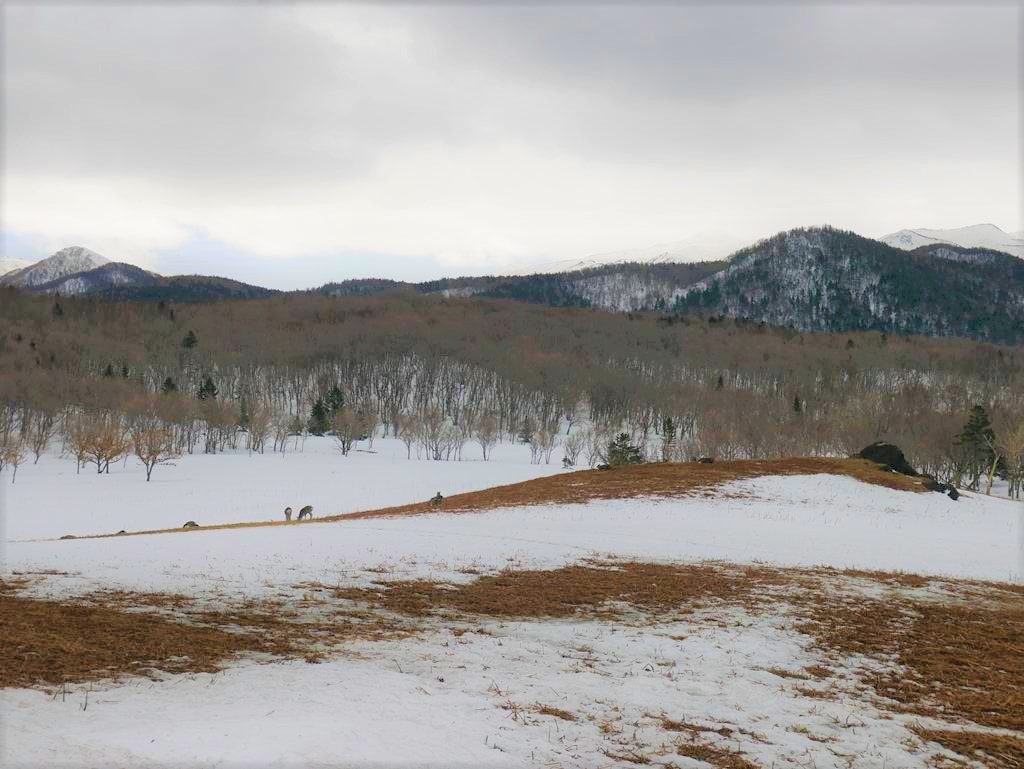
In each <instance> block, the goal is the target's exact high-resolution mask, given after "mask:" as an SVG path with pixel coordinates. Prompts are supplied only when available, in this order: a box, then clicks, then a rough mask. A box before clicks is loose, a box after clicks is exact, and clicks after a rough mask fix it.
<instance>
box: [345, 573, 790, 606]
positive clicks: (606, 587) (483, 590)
mask: <svg viewBox="0 0 1024 769" xmlns="http://www.w3.org/2000/svg"><path fill="white" fill-rule="evenodd" d="M779 581H780V574H779V572H778V571H777V570H774V569H766V568H760V567H753V566H751V567H730V568H725V567H722V566H714V565H709V564H688V565H666V564H655V563H639V562H622V563H615V564H614V565H590V566H565V567H562V568H560V569H554V570H548V571H510V572H505V573H502V574H498V575H491V576H484V577H480V578H479V579H477V580H475V581H473V582H470V583H467V584H459V585H450V584H445V583H438V582H432V581H428V580H415V581H406V582H388V583H382V584H381V587H380V589H371V588H338V589H336V590H335V591H334V594H335V596H336V597H338V598H344V599H348V600H353V601H359V602H364V603H368V604H370V605H371V606H376V607H379V608H383V609H386V610H388V611H392V612H395V613H398V614H403V615H406V616H413V617H423V616H427V615H429V614H431V613H433V612H435V611H437V610H448V611H451V612H456V613H459V614H468V615H477V616H486V617H498V618H507V617H517V618H547V617H555V618H559V617H570V616H576V615H580V614H589V615H591V616H595V615H600V616H614V615H618V614H621V613H622V611H623V610H624V608H626V607H628V608H632V609H639V610H641V611H644V612H648V613H651V614H665V613H669V612H680V611H690V610H692V609H694V608H697V607H699V606H703V605H708V604H744V605H749V604H752V603H755V602H756V601H757V600H759V597H760V596H762V594H763V592H764V591H765V590H766V589H767V588H768V587H769V586H771V585H774V584H778V583H779Z"/></svg>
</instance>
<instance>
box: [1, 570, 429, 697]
mask: <svg viewBox="0 0 1024 769" xmlns="http://www.w3.org/2000/svg"><path fill="white" fill-rule="evenodd" d="M24 586H25V583H24V582H22V583H12V582H10V581H7V582H0V688H2V687H32V686H56V685H60V684H64V683H82V682H85V681H94V680H100V679H106V678H119V677H121V676H125V675H146V676H153V675H155V674H156V671H164V672H167V673H186V672H190V673H198V672H213V671H215V670H218V669H220V668H221V667H222V666H223V665H224V663H226V662H227V661H229V660H230V659H231V658H233V657H235V656H237V655H239V654H242V653H247V652H248V653H263V654H269V655H274V656H281V657H300V658H304V659H306V660H307V661H309V662H315V661H319V659H321V658H322V657H323V655H324V654H325V652H326V650H328V649H329V648H331V647H334V646H336V645H338V644H341V643H344V642H347V641H353V640H367V639H368V640H377V639H386V638H396V637H401V636H405V635H409V634H410V633H411V632H412V631H413V628H412V627H411V626H408V625H402V624H399V623H396V622H395V621H394V620H393V619H389V618H386V617H383V616H380V615H371V614H368V613H365V612H353V611H341V610H333V611H331V612H330V613H329V614H326V615H322V614H319V613H309V614H307V615H304V614H302V613H300V612H298V611H296V610H294V609H289V608H288V607H286V606H284V605H283V604H280V603H276V602H271V601H245V602H242V603H240V604H238V605H236V606H233V607H230V608H227V609H210V608H204V607H203V606H201V605H199V604H198V603H197V602H196V601H195V599H191V598H188V597H186V596H180V595H175V594H163V593H130V592H124V591H111V592H109V593H93V594H91V595H89V596H86V597H84V598H83V599H80V600H79V601H76V602H74V603H71V602H61V601H50V600H42V599H36V598H26V597H23V596H19V595H17V591H18V590H19V589H21V588H23V587H24Z"/></svg>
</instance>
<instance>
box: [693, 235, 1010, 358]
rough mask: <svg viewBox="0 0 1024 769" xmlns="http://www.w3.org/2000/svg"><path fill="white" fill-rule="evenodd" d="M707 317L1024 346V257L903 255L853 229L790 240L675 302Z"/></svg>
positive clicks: (771, 244) (958, 252)
mask: <svg viewBox="0 0 1024 769" xmlns="http://www.w3.org/2000/svg"><path fill="white" fill-rule="evenodd" d="M673 307H674V309H675V310H677V311H679V312H689V311H692V310H702V311H704V312H715V313H723V314H726V315H731V316H734V317H749V318H756V319H758V320H764V321H766V322H768V323H774V324H780V325H793V326H795V327H797V328H800V329H805V330H819V331H838V330H843V331H849V330H875V331H884V332H887V333H890V334H893V333H896V334H927V335H929V336H959V337H967V338H971V339H985V340H988V341H994V342H1003V343H1009V344H1020V343H1021V342H1024V260H1021V259H1018V258H1017V257H1014V256H1010V255H1009V254H1004V253H1000V252H998V251H988V250H985V249H971V248H963V247H960V246H952V245H945V244H935V245H931V246H923V247H921V248H918V249H915V250H913V251H901V250H899V249H896V248H893V247H891V246H888V245H886V244H885V243H882V242H880V241H877V240H872V239H870V238H864V237H861V236H859V235H857V234H855V233H852V232H846V231H843V230H836V229H832V228H829V227H818V228H810V229H802V230H791V231H789V232H785V233H780V234H779V235H776V236H775V237H772V238H769V239H767V240H765V241H762V242H761V243H758V244H756V245H754V246H751V247H749V248H746V249H743V250H742V251H739V252H737V253H736V254H734V255H733V256H732V257H731V258H730V260H729V266H728V267H727V268H726V269H724V270H722V271H721V272H717V273H715V274H714V275H712V276H710V277H708V278H706V279H704V280H702V281H699V282H697V283H695V284H694V285H692V286H690V287H689V288H687V289H686V290H684V291H681V292H679V293H678V294H677V296H676V297H675V300H674V303H673Z"/></svg>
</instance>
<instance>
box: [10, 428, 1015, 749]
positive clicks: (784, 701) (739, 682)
mask: <svg viewBox="0 0 1024 769" xmlns="http://www.w3.org/2000/svg"><path fill="white" fill-rule="evenodd" d="M377 449H378V450H379V451H380V453H379V454H377V455H352V456H350V457H348V458H347V459H343V458H342V457H340V456H339V455H337V454H336V452H334V451H333V448H331V447H329V445H328V444H327V443H326V442H324V443H323V444H322V445H320V446H317V445H316V444H314V443H307V444H306V452H305V453H303V454H290V455H288V456H286V457H285V458H283V459H282V458H281V457H279V456H271V455H266V456H264V457H249V456H246V455H241V456H224V457H195V458H187V459H185V460H183V461H182V462H181V464H180V465H179V466H178V467H174V468H157V471H156V473H155V474H154V480H153V482H152V483H151V484H148V485H147V484H146V483H145V481H144V476H141V474H140V472H139V471H138V470H137V469H133V468H132V466H131V464H129V466H128V468H127V469H124V470H123V469H122V468H120V467H119V468H117V469H116V470H115V469H112V470H111V475H110V476H109V477H106V476H104V477H101V478H100V477H96V476H95V474H91V475H87V474H86V471H84V470H83V473H82V475H81V476H76V475H75V473H74V465H73V463H68V462H66V461H64V462H63V464H62V463H61V461H58V460H55V459H48V460H44V461H42V462H40V464H39V466H37V467H29V466H25V467H23V468H22V469H21V470H20V471H19V476H18V481H17V483H16V484H15V485H14V486H13V487H10V486H8V487H7V488H6V489H5V494H6V502H7V508H6V510H5V511H4V515H5V518H6V519H7V520H6V536H5V538H6V539H7V540H8V541H7V542H6V543H5V553H4V555H5V562H4V566H3V572H4V573H10V572H12V571H18V572H46V571H58V572H63V574H59V575H50V576H44V577H41V578H40V582H39V583H38V584H37V585H36V586H34V588H33V592H35V593H37V594H46V595H54V596H71V595H74V594H80V593H84V592H88V591H92V590H96V589H106V588H126V589H134V590H142V591H150V590H159V591H174V592H180V593H185V594H187V595H190V596H200V597H208V598H211V599H213V600H224V601H229V600H234V599H237V598H240V597H250V596H269V595H274V596H275V597H281V596H288V595H289V594H292V595H294V594H296V592H297V588H293V586H294V585H296V584H297V583H300V582H304V581H309V580H316V581H319V582H323V583H325V584H329V585H366V584H369V583H370V582H371V581H373V580H378V579H381V578H384V579H389V580H390V579H402V578H409V577H416V576H430V577H432V578H434V579H438V580H448V581H453V582H458V581H461V582H465V581H467V580H469V579H472V578H473V577H472V576H470V575H467V574H466V573H465V572H466V571H467V570H469V569H472V570H479V571H484V572H487V571H495V570H499V569H503V568H508V567H512V568H525V567H530V568H555V567H558V566H562V565H564V564H566V563H573V562H577V561H579V560H581V559H584V558H589V557H593V556H598V557H608V556H620V557H628V558H637V559H646V560H661V561H689V560H697V559H720V560H727V561H734V562H770V563H776V564H781V565H804V566H807V565H833V566H839V567H860V568H869V569H886V570H905V571H910V572H917V573H924V574H935V575H947V576H958V577H970V578H981V579H991V580H1001V581H1018V582H1019V581H1022V580H1024V556H1022V554H1024V506H1022V505H1019V504H1015V503H1012V502H1009V501H1007V500H1002V499H994V498H986V497H984V496H979V495H970V494H968V495H965V496H964V497H962V498H961V499H960V500H959V501H958V502H953V501H951V500H949V499H947V498H946V497H944V496H942V495H939V494H913V493H909V492H899V491H893V490H889V489H885V488H881V487H877V486H871V485H867V484H863V483H860V482H858V481H855V480H852V479H850V478H846V477H838V476H825V475H819V476H804V477H787V478H778V477H765V478H758V479H751V480H746V481H739V482H735V483H732V484H729V485H728V486H727V487H725V488H724V489H723V492H728V493H725V494H722V495H720V496H718V497H716V498H711V499H707V498H689V499H673V500H649V499H632V500H608V501H600V502H592V503H589V504H586V505H568V506H565V505H563V506H549V507H536V508H519V509H505V510H493V511H489V512H485V513H468V514H443V513H440V514H431V515H422V516H414V517H404V518H390V519H363V520H351V521H340V522H336V523H329V524H327V523H325V524H315V525H309V526H301V527H298V526H294V527H274V528H250V529H232V530H218V531H198V532H190V533H183V534H168V535H152V536H137V537H124V538H111V539H98V540H76V541H47V542H41V541H12V540H28V539H35V538H40V537H51V536H56V535H60V534H63V533H66V532H69V531H70V532H73V533H76V534H83V533H88V532H110V531H116V530H118V529H121V528H126V529H140V528H149V527H158V526H165V525H170V526H177V525H180V523H181V522H182V521H183V520H185V519H188V518H193V519H195V520H198V521H201V522H210V523H212V522H225V521H230V520H253V519H258V518H263V517H265V518H268V519H274V518H277V517H278V515H279V512H278V510H279V508H283V507H284V505H286V504H291V505H292V507H296V506H297V505H299V504H306V503H311V504H314V505H316V506H317V508H318V511H320V512H323V513H327V512H331V513H335V512H345V511H347V510H356V509H365V508H373V507H380V506H383V505H388V504H396V503H401V502H409V501H414V500H421V499H424V498H425V497H428V496H430V495H431V494H432V493H433V492H434V491H436V490H438V488H440V489H441V490H442V493H453V492H455V491H461V490H469V489H476V488H483V487H486V486H489V485H494V484H496V483H508V482H513V481H518V480H523V479H526V478H529V477H533V476H536V475H538V474H544V473H550V472H555V471H556V469H555V468H556V467H557V465H555V464H552V465H549V466H548V465H540V466H536V465H530V464H529V461H528V453H526V452H525V450H523V449H522V448H521V447H515V446H506V447H504V453H503V450H502V447H499V449H498V451H496V455H495V460H494V461H492V462H488V463H483V462H462V463H434V462H417V461H415V460H413V461H411V462H409V461H406V459H405V458H404V457H405V448H404V446H402V445H401V444H397V443H394V442H392V443H391V444H390V445H389V444H388V443H387V442H383V443H382V442H380V441H378V443H377ZM282 468H283V469H282ZM161 484H162V485H161ZM257 513H258V514H257ZM467 628H468V629H469V630H470V632H466V633H464V634H460V635H456V634H454V633H453V632H452V629H453V628H452V627H451V626H450V624H449V625H445V624H441V623H438V624H437V625H436V626H435V627H433V628H430V629H428V630H427V631H426V632H424V633H422V634H420V635H418V636H416V637H414V638H410V639H405V640H393V641H376V642H369V641H363V642H358V643H354V644H352V645H350V646H349V647H347V648H346V649H345V650H344V651H343V652H342V653H340V654H339V655H337V656H335V657H333V658H331V659H328V660H326V661H324V662H323V663H322V664H318V665H310V664H307V663H305V662H303V661H300V660H299V661H294V660H288V661H278V662H274V663H271V664H258V663H257V662H256V661H251V660H250V661H241V662H238V663H236V664H234V665H232V666H230V667H229V668H227V669H226V670H224V671H222V672H220V673H217V674H212V675H210V674H200V675H179V676H169V677H168V678H167V680H164V681H160V682H154V681H150V680H141V679H136V680H130V681H128V682H125V683H122V684H117V685H114V684H92V685H91V686H83V687H74V688H73V689H72V690H71V693H70V694H69V695H68V696H67V697H56V698H54V697H52V696H51V695H50V694H47V693H43V692H39V691H27V690H6V691H4V692H3V693H2V702H0V713H2V717H3V720H2V723H3V732H2V735H3V743H2V744H0V759H2V760H0V763H2V764H3V765H4V766H54V765H58V764H60V763H65V764H72V765H76V766H81V765H86V766H97V767H99V766H103V767H107V766H126V767H127V766H130V767H144V766H145V767H148V766H154V765H174V766H181V765H187V766H221V767H235V766H288V765H293V766H367V765H378V766H395V767H404V766H516V767H518V766H579V767H591V766H630V765H632V763H631V761H630V758H629V757H630V756H633V757H634V758H635V757H636V756H638V755H642V756H644V757H645V758H646V760H648V761H650V762H651V763H652V764H653V765H662V766H669V765H675V766H680V767H683V766H685V767H692V768H693V769H697V768H698V767H701V766H703V765H702V764H700V763H699V762H696V761H694V760H693V759H690V758H686V757H683V756H679V755H676V753H675V749H674V747H673V745H674V741H676V740H678V739H680V735H679V734H678V733H673V732H670V731H666V730H665V729H664V728H663V726H662V721H661V720H662V718H663V717H667V718H671V719H675V720H681V721H688V722H694V723H700V724H710V725H719V726H720V725H722V724H728V725H729V727H730V728H731V729H732V730H733V736H732V737H730V738H729V740H728V741H726V742H727V744H726V742H723V743H722V744H723V745H724V746H726V747H730V748H731V749H739V750H742V751H743V753H744V754H745V756H746V757H747V758H748V759H749V760H752V761H754V762H755V763H756V764H759V765H761V766H772V765H777V766H779V767H783V766H792V767H811V766H814V767H817V769H823V768H824V767H833V766H834V767H844V768H846V769H849V767H878V769H899V767H915V768H916V767H921V768H922V769H923V768H924V767H925V766H926V765H927V752H926V751H923V750H921V749H920V746H919V744H918V743H916V742H915V739H914V738H913V737H912V735H911V734H910V732H909V731H908V729H907V727H908V724H909V717H908V718H902V717H897V718H894V717H893V716H892V714H891V713H883V712H879V711H878V710H876V709H875V708H874V706H872V705H871V704H869V703H868V702H867V701H865V700H864V699H863V698H857V697H853V696H850V697H840V698H837V699H820V698H816V697H813V696H809V695H807V694H806V691H801V689H800V686H799V685H800V684H802V683H805V682H801V681H799V680H793V679H789V678H785V677H780V676H778V675H777V674H775V673H772V672H769V670H768V669H769V668H774V669H780V668H781V669H786V670H799V669H801V668H804V667H806V666H808V665H814V664H819V663H821V662H822V661H823V659H822V657H821V655H820V653H819V651H817V650H816V649H815V648H814V647H813V645H812V644H811V643H810V640H809V639H808V638H807V637H805V636H802V635H801V634H799V633H797V632H794V631H793V629H792V627H791V626H789V625H788V624H787V623H786V621H785V618H784V617H783V616H782V615H781V614H779V613H773V612H767V613H761V614H757V615H753V614H748V613H747V612H746V610H744V609H741V608H739V607H735V606H733V607H723V608H720V609H715V610H710V609H709V610H705V611H704V612H702V613H699V614H697V615H695V616H693V617H690V618H687V619H686V620H678V621H676V620H672V621H666V622H664V623H660V624H645V623H628V622H615V621H610V620H586V621H576V622H569V621H539V620H538V621H515V622H500V621H494V620H481V621H479V622H477V623H476V624H475V625H473V626H467ZM474 630H478V631H482V632H473V631H474ZM833 683H835V684H836V685H837V686H839V687H840V689H842V687H843V686H845V685H847V683H849V682H845V679H844V677H843V675H842V674H840V675H839V678H838V680H837V681H836V682H833ZM849 685H850V686H851V687H852V683H851V684H849ZM86 698H88V699H86ZM537 705H549V706H554V707H557V708H560V709H563V710H566V711H568V712H569V713H571V714H573V715H574V716H575V717H576V719H577V720H574V721H565V720H561V719H559V718H556V717H553V716H547V715H542V714H540V713H538V712H537V708H536V706H537ZM57 735H59V736H57ZM683 737H686V735H683ZM712 737H714V735H712ZM915 744H916V745H918V747H917V748H912V747H908V746H913V745H915ZM624 756H625V757H624Z"/></svg>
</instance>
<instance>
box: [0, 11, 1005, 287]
mask: <svg viewBox="0 0 1024 769" xmlns="http://www.w3.org/2000/svg"><path fill="white" fill-rule="evenodd" d="M3 12H4V15H5V38H6V39H5V41H4V42H5V45H4V57H5V58H4V80H5V82H4V100H5V103H4V106H5V113H6V114H5V117H6V126H5V128H6V131H5V136H4V161H5V163H4V174H5V178H4V185H5V196H4V212H3V213H4V220H5V226H6V228H7V229H8V230H9V231H11V232H15V233H17V234H18V238H17V239H16V240H17V242H40V243H43V244H45V246H40V247H41V248H43V247H50V246H51V245H53V246H55V245H59V244H62V243H64V242H68V241H71V240H74V241H83V240H84V241H87V242H88V243H89V244H90V245H92V246H93V247H97V248H101V249H102V248H107V249H108V250H112V251H114V253H113V256H114V257H115V258H134V259H135V260H136V261H143V262H144V261H145V260H146V258H147V257H146V255H147V254H148V255H149V257H148V258H150V259H154V258H156V255H158V254H160V253H166V252H167V250H168V249H174V248H176V247H182V246H187V244H188V243H189V242H190V241H191V239H192V238H193V237H194V234H195V233H196V232H200V233H203V234H204V236H209V237H210V238H212V239H214V240H216V241H217V242H218V243H221V244H224V246H225V247H226V248H235V249H237V251H238V253H239V254H240V255H244V254H246V253H254V254H255V253H258V254H260V255H261V256H263V257H294V256H297V255H303V254H304V255H317V259H320V258H322V255H324V254H330V253H332V252H333V253H343V252H349V253H350V252H360V251H361V252H372V253H375V254H382V253H383V254H388V253H391V254H394V255H395V256H396V259H398V257H403V256H404V257H410V256H413V255H424V256H427V257H429V258H431V259H435V260H437V263H438V264H442V265H444V264H447V265H449V266H451V267H452V268H453V269H456V271H457V268H458V267H459V266H466V267H467V269H468V266H469V265H472V266H473V269H478V268H479V266H480V265H494V267H495V269H499V268H506V267H509V266H514V265H515V264H517V263H523V262H529V261H544V260H546V259H557V258H565V257H574V256H580V255H584V254H586V253H589V252H593V251H607V250H614V249H617V248H623V247H630V246H643V245H647V244H649V243H654V242H660V241H665V240H678V239H680V238H685V237H689V236H692V235H694V234H698V233H708V232H717V233H722V234H726V235H729V236H733V237H737V236H738V237H751V238H753V237H758V236H761V235H764V234H767V233H769V232H771V231H774V230H777V229H782V228H785V227H789V226H794V225H798V224H812V223H820V222H824V221H830V222H833V223H836V224H839V225H841V226H850V227H854V228H856V229H860V230H861V231H864V232H866V234H880V233H881V232H883V231H887V230H891V229H897V228H899V227H903V226H923V225H932V226H957V225H961V224H966V223H971V222H974V221H980V220H995V221H996V222H997V223H999V224H1002V225H1003V226H1004V227H1005V228H1006V229H1020V228H1021V227H1022V226H1024V222H1022V221H1020V220H1019V219H1018V218H1017V217H1018V215H1019V212H1020V207H1019V206H1020V200H1019V190H1018V187H1017V169H1018V166H1017V158H1018V154H1017V153H1018V147H1017V145H1018V137H1019V134H1020V130H1019V129H1020V126H1019V120H1018V110H1017V107H1018V99H1019V95H1018V81H1017V76H1018V71H1017V70H1018V60H1017V49H1018V44H1019V41H1018V39H1017V36H1018V34H1019V24H1018V23H1017V12H1016V9H1015V8H1014V7H1013V6H1010V5H1003V6H1000V5H995V6H973V7H967V6H964V7H957V6H952V5H945V4H939V5H935V6H927V5H924V4H915V5H885V4H867V5H857V6H851V5H839V4H836V5H823V6H817V5H810V4H796V5H792V6H764V5H762V6H756V7H755V6H740V5H733V4H727V5H722V6H713V5H703V4H696V5H661V4H659V5H649V6H645V5H640V6H637V5H612V6H608V5H595V6H588V5H583V4H570V5H564V6H553V7H548V6H543V5H526V6H522V7H516V6H509V5H500V6H496V7H479V6H462V5H454V6H444V5H441V6H412V7H409V6H376V7H370V6H357V5H345V4H341V5H313V6H308V7H302V6H294V5H287V4H282V5H279V6H274V5H251V4H236V5H225V6H203V5H185V6H173V5H170V4H167V5H162V4H161V5H143V6H133V5H127V4H114V5H107V6H103V5H86V6H57V5H44V6H29V5H8V6H5V7H4V11H3ZM11 255H12V256H18V255H19V254H11ZM240 258H241V257H240ZM381 258H386V256H382V257H381ZM399 263H401V260H398V261H396V264H399Z"/></svg>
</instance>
